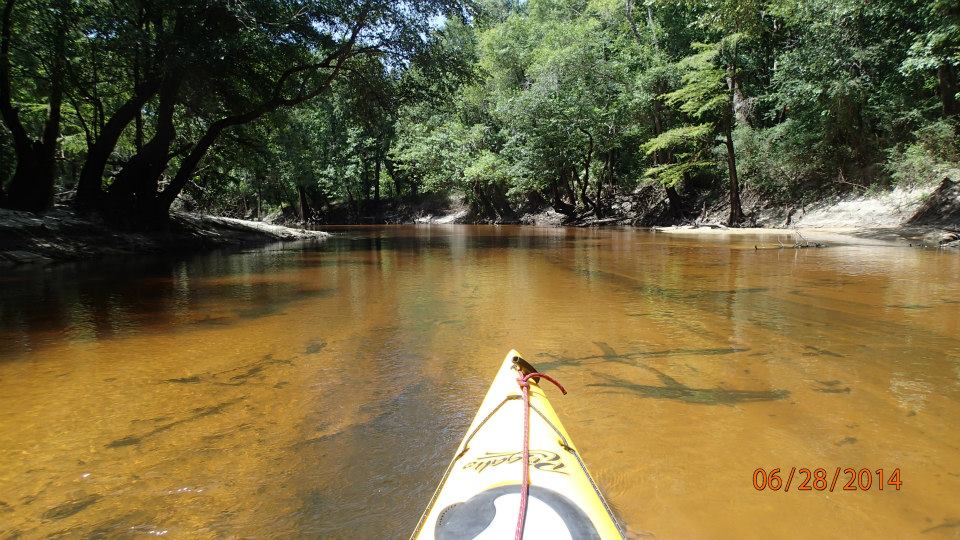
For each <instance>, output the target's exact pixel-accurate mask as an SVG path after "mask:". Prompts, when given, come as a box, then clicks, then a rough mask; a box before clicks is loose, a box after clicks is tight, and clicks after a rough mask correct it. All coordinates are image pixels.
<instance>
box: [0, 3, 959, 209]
mask: <svg viewBox="0 0 960 540" xmlns="http://www.w3.org/2000/svg"><path fill="white" fill-rule="evenodd" d="M0 17H2V20H0V24H2V43H0V113H2V125H3V126H4V128H3V129H2V130H0V203H2V205H3V206H5V207H8V208H14V209H21V210H29V211H42V210H44V209H46V208H50V207H51V206H52V205H53V204H55V203H60V204H70V205H73V206H75V207H76V208H78V209H81V210H83V211H88V212H98V213H100V214H102V215H104V216H106V217H108V218H109V219H112V220H115V221H116V222H117V223H118V224H125V225H131V224H132V225H137V226H153V225H157V224H162V223H163V222H164V219H165V217H166V216H167V215H168V214H169V212H170V211H171V209H176V208H183V209H186V210H195V211H202V212H210V213H218V214H224V215H234V216H239V217H247V218H254V219H257V218H260V217H262V216H264V215H266V214H267V213H269V212H276V211H278V210H281V211H283V210H285V211H286V212H288V213H292V214H294V215H295V216H296V218H297V219H301V220H305V221H306V220H316V221H320V222H381V221H383V220H384V219H386V218H385V216H386V215H388V214H390V213H391V212H394V213H395V212H398V211H399V209H403V208H413V207H416V206H417V205H424V204H429V203H430V202H431V201H438V200H439V201H443V200H446V199H447V198H448V197H450V196H456V197H461V198H463V199H464V200H465V201H466V202H467V203H469V205H470V206H471V207H472V208H473V209H474V212H475V215H476V216H480V217H482V218H483V219H489V220H494V221H511V220H515V219H516V218H517V216H518V214H519V213H520V212H524V211H540V210H543V209H545V208H553V209H555V210H556V211H557V212H560V213H561V214H564V215H566V216H585V215H592V216H594V217H597V218H599V217H602V216H604V215H606V214H608V213H609V212H611V211H612V206H613V205H614V204H615V203H616V201H617V200H618V198H620V197H624V196H629V195H630V194H633V193H637V192H638V190H642V189H657V190H659V192H660V193H662V194H663V195H662V199H663V200H664V201H667V203H668V208H669V211H670V213H671V215H672V217H673V218H674V219H681V218H682V217H683V215H684V213H687V214H689V212H690V210H689V208H688V206H689V205H687V207H685V203H684V201H689V200H693V199H697V197H699V199H697V200H701V199H704V198H707V199H710V198H711V197H712V199H710V200H712V201H714V202H715V203H716V204H721V205H722V206H723V207H724V209H725V211H726V212H727V214H728V222H729V224H730V225H737V224H740V223H742V222H744V221H745V217H746V216H745V212H744V208H743V205H742V203H741V193H742V192H743V191H744V190H749V191H751V192H752V193H758V194H762V195H763V196H764V197H766V198H767V199H769V200H779V201H798V200H802V199H804V198H810V197H819V196H822V195H823V194H824V193H836V192H849V191H864V190H868V189H878V188H884V187H889V186H892V185H896V184H912V183H922V182H932V181H936V180H937V179H938V178H939V177H941V176H942V175H943V173H944V171H945V170H947V169H949V168H955V167H957V166H958V165H957V162H958V161H960V143H958V120H960V103H958V100H960V95H958V93H960V84H958V75H960V3H957V2H955V1H954V0H868V1H865V0H738V1H733V0H646V1H644V2H641V1H640V0H528V1H513V0H479V1H471V0H462V1H461V0H404V1H391V0H321V1H316V2H314V1H305V0H283V1H270V0H231V1H228V0H219V1H217V0H186V1H166V0H140V1H127V0H111V1H106V0H45V1H44V0H4V2H3V11H2V14H0ZM747 214H749V210H748V212H747Z"/></svg>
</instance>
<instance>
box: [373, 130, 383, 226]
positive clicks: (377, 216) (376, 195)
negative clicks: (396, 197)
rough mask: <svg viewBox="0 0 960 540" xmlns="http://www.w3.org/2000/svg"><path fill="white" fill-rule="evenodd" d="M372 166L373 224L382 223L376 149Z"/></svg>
mask: <svg viewBox="0 0 960 540" xmlns="http://www.w3.org/2000/svg"><path fill="white" fill-rule="evenodd" d="M375 160H376V161H374V164H373V216H374V223H382V222H383V213H382V212H381V211H380V162H381V155H380V149H379V148H378V149H377V157H376V158H375Z"/></svg>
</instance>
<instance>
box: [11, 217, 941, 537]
mask: <svg viewBox="0 0 960 540" xmlns="http://www.w3.org/2000/svg"><path fill="white" fill-rule="evenodd" d="M771 241H773V242H774V243H775V241H774V240H771V239H769V238H763V237H757V238H734V237H732V238H728V239H718V238H714V237H704V238H698V237H669V236H665V235H662V234H657V233H650V232H644V231H634V230H622V231H610V230H566V229H535V228H522V227H457V226H451V227H384V228H351V229H343V230H339V231H338V234H337V235H336V236H335V237H334V238H332V239H331V240H330V241H328V242H326V243H324V244H286V245H278V246H272V247H270V248H265V249H257V250H250V251H244V252H219V253H212V254H206V255H200V256H189V257H180V258H176V259H172V260H171V259H166V260H164V259H151V258H146V257H143V258H137V259H135V260H115V261H104V262H100V263H85V264H79V265H70V266H55V267H50V268H43V269H28V270H20V271H5V274H4V275H3V276H2V277H0V464H2V467H0V538H6V537H9V536H17V535H21V536H23V537H43V536H66V537H94V538H96V537H126V536H145V535H155V536H167V535H168V536H171V537H174V536H176V537H196V538H219V537H225V536H226V537H241V536H251V537H262V536H275V537H304V536H307V537H352V538H384V537H386V538H402V537H405V536H406V535H407V534H408V533H409V530H410V529H411V528H412V527H413V525H414V523H415V522H416V520H417V517H418V516H419V513H420V512H421V511H422V509H423V507H424V506H425V504H426V501H427V500H428V499H429V497H430V495H431V493H432V492H433V489H434V488H435V486H436V484H437V482H438V481H439V478H440V475H441V474H442V472H443V468H444V467H445V466H446V463H447V461H448V460H449V458H450V455H451V453H452V451H453V450H454V448H455V447H456V445H457V443H458V442H459V440H460V438H461V436H462V434H463V430H464V429H465V427H466V426H467V424H468V423H469V422H470V420H471V418H472V415H473V413H474V411H475V409H476V407H477V406H478V405H479V402H480V399H481V398H482V396H483V393H484V391H485V389H486V386H487V384H489V379H490V377H491V376H492V374H493V372H494V371H495V370H496V367H497V365H498V362H499V360H500V359H501V358H502V355H503V353H504V351H506V350H508V349H510V348H512V347H516V348H518V349H520V350H521V351H523V352H525V353H526V354H527V355H528V357H529V358H533V359H535V362H534V363H535V364H536V365H537V366H538V367H539V368H540V369H544V370H548V371H550V372H552V373H553V374H555V375H556V376H557V377H558V378H560V380H561V381H562V382H563V383H564V384H565V385H566V386H567V388H568V389H569V390H570V391H571V393H570V395H569V396H566V397H564V398H563V399H558V400H556V402H555V406H556V407H557V408H558V410H559V413H560V415H561V417H562V418H563V419H564V422H565V424H566V426H567V428H568V430H569V431H570V432H571V435H572V437H573V438H574V439H575V440H576V441H577V443H578V446H579V447H580V450H581V451H582V452H583V454H584V458H585V460H586V462H587V464H588V465H589V466H590V468H591V471H592V472H593V473H594V475H595V476H596V477H597V480H598V481H599V483H600V484H601V486H602V487H603V488H604V490H605V492H606V495H607V496H608V498H609V499H610V500H611V502H612V503H613V504H614V506H615V507H616V508H617V509H618V510H619V511H620V513H621V515H622V517H623V518H624V520H625V522H626V524H627V526H628V528H629V529H630V530H631V531H633V532H635V533H636V534H637V535H640V534H642V533H649V534H652V535H655V536H657V537H663V538H759V537H776V538H808V537H823V538H828V537H837V538H840V537H842V538H850V537H865V536H866V537H881V536H883V537H890V536H894V537H904V538H906V537H915V536H918V535H920V534H924V535H925V536H929V537H931V538H935V537H944V536H949V535H950V534H953V532H955V531H956V527H955V525H953V521H951V520H954V517H955V514H954V513H953V511H954V509H953V508H952V506H951V504H952V501H953V500H955V497H954V494H955V493H956V491H957V489H958V488H960V480H958V478H957V477H956V475H954V474H953V473H952V472H951V471H954V470H956V469H957V468H958V467H960V452H958V451H957V449H958V448H960V432H958V431H960V430H958V429H957V428H956V426H955V421H954V419H955V418H956V417H957V416H958V415H960V404H958V403H960V383H958V381H960V339H958V337H957V336H958V335H960V316H958V315H960V312H958V305H960V280H957V279H956V277H957V276H958V275H960V262H958V258H957V257H955V256H952V255H948V254H943V253H937V252H930V251H916V250H908V249H892V248H883V247H870V248H865V247H859V246H848V247H843V246H840V247H833V248H829V249H822V250H804V251H795V250H789V251H778V250H754V249H753V246H754V245H755V244H757V243H764V242H768V243H769V242H771ZM793 465H796V466H824V467H833V466H836V465H843V466H849V465H856V466H858V467H860V466H862V467H868V468H871V469H875V468H879V467H887V468H892V467H900V468H901V469H902V470H903V474H904V486H905V488H906V489H904V490H903V491H901V492H892V493H888V492H886V491H885V492H884V493H882V494H880V493H869V494H866V493H864V494H856V495H857V496H845V495H836V496H832V497H830V498H827V497H817V496H816V494H814V495H813V496H802V495H798V496H797V497H794V496H793V494H792V493H791V494H783V495H784V496H779V495H778V496H772V494H766V493H763V494H759V493H757V492H756V491H755V490H754V489H753V487H752V484H751V482H750V474H751V473H752V471H753V470H755V469H756V468H757V467H761V466H762V467H766V468H768V469H769V468H772V467H776V466H781V467H782V466H793ZM788 495H789V496H788ZM838 512H839V513H841V514H842V515H844V516H848V518H847V519H844V520H836V519H832V518H831V516H835V515H837V513H838ZM858 516H860V517H858ZM861 517H862V518H861ZM938 535H939V536H938Z"/></svg>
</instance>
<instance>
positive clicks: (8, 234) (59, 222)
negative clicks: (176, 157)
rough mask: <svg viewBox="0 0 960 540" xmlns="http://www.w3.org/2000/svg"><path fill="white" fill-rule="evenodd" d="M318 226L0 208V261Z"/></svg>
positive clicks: (277, 234) (302, 235)
mask: <svg viewBox="0 0 960 540" xmlns="http://www.w3.org/2000/svg"><path fill="white" fill-rule="evenodd" d="M327 236H329V235H328V234H327V233H324V232H320V231H308V230H304V229H293V228H289V227H284V226H280V225H270V224H266V223H258V222H254V221H245V220H240V219H232V218H223V217H214V216H203V215H197V214H185V213H175V214H174V215H173V216H172V217H171V220H170V224H169V227H168V228H167V229H166V230H163V231H157V232H140V231H123V230H119V229H117V228H115V227H112V226H111V225H109V224H107V223H105V222H104V221H102V220H100V219H98V218H96V217H91V216H84V215H81V214H79V213H77V212H74V211H72V210H69V209H66V208H55V209H53V210H50V211H48V212H44V213H42V214H33V213H30V212H19V211H14V210H3V209H0V266H10V265H18V264H29V263H46V262H54V261H69V260H82V259H94V258H97V257H101V256H105V255H132V254H140V253H162V252H175V251H193V250H202V249H210V248H216V247H229V246H244V245H258V244H267V243H271V242H278V241H285V240H304V239H323V238H326V237H327Z"/></svg>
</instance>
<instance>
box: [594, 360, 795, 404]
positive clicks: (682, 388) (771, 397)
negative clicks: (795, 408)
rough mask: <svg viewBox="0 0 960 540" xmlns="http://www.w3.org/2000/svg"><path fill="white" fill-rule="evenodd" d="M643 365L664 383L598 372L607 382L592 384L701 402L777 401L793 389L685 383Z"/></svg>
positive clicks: (653, 395)
mask: <svg viewBox="0 0 960 540" xmlns="http://www.w3.org/2000/svg"><path fill="white" fill-rule="evenodd" d="M643 367H644V369H646V370H648V371H651V372H653V373H654V374H655V375H656V376H657V378H658V379H660V381H661V382H662V383H663V386H653V385H646V384H636V383H631V382H628V381H625V380H623V379H620V378H617V377H613V376H610V375H605V374H598V375H597V376H598V377H600V378H601V379H604V380H605V382H601V383H591V384H589V385H588V386H595V387H599V388H612V389H615V390H624V391H627V392H630V393H633V394H636V395H637V396H639V397H643V398H654V399H668V400H674V401H682V402H684V403H693V404H697V405H736V404H738V403H750V402H757V401H777V400H781V399H785V398H786V397H788V396H789V395H790V391H789V390H780V389H773V390H731V389H727V388H720V387H714V388H693V387H690V386H687V385H685V384H683V383H681V382H680V381H678V380H676V379H674V378H673V377H670V376H669V375H667V374H666V373H663V372H662V371H660V370H658V369H655V368H652V367H649V366H643Z"/></svg>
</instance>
